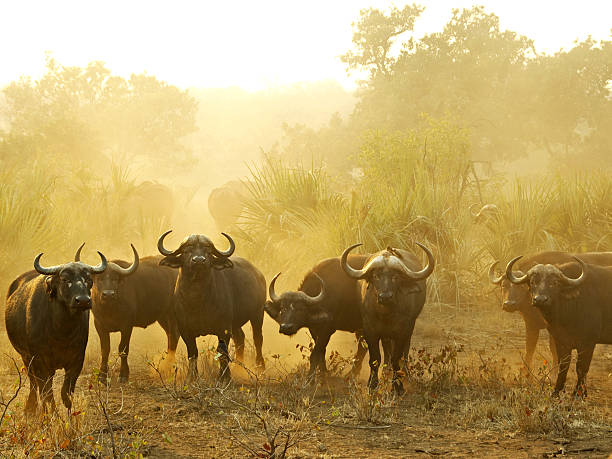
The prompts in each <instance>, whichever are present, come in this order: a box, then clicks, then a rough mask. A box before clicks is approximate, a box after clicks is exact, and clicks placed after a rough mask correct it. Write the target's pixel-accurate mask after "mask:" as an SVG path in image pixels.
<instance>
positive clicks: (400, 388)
mask: <svg viewBox="0 0 612 459" xmlns="http://www.w3.org/2000/svg"><path fill="white" fill-rule="evenodd" d="M393 392H394V393H395V395H397V396H401V395H404V394H405V393H406V390H405V389H404V385H403V384H402V382H401V381H394V382H393Z"/></svg>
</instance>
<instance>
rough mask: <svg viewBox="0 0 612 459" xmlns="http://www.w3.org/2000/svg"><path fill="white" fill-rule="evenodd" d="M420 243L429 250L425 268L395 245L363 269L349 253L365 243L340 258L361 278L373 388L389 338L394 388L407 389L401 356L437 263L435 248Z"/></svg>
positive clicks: (365, 332) (408, 345)
mask: <svg viewBox="0 0 612 459" xmlns="http://www.w3.org/2000/svg"><path fill="white" fill-rule="evenodd" d="M417 244H418V246H419V247H421V248H422V249H423V250H424V251H425V253H426V254H427V259H428V263H427V266H426V267H425V268H423V269H421V264H420V262H419V260H418V259H417V258H416V257H415V256H414V255H413V254H411V253H410V252H407V251H405V250H401V249H394V248H391V247H388V248H387V249H386V250H383V251H381V252H378V253H375V254H374V255H372V256H370V257H369V259H368V261H367V262H366V264H365V266H364V267H363V268H362V269H359V270H358V269H354V268H351V267H350V266H349V265H348V263H347V257H348V254H349V252H350V251H351V250H353V249H354V248H355V247H358V246H360V245H361V244H355V245H352V246H351V247H349V248H347V249H346V250H345V251H344V253H343V254H342V257H341V259H340V263H341V265H342V268H343V269H344V271H345V272H346V274H347V275H348V276H349V277H351V278H353V279H356V280H360V281H361V302H360V309H361V318H362V320H363V334H364V337H365V340H366V342H367V343H368V350H369V354H370V379H369V381H368V385H369V386H370V388H371V389H374V388H376V387H377V386H378V368H379V366H380V363H381V360H380V348H379V341H380V340H381V339H383V338H388V339H391V340H392V342H393V353H392V355H391V368H392V370H393V389H394V391H395V392H396V393H397V394H401V393H402V392H403V390H404V388H403V384H402V381H401V379H400V378H399V368H400V366H399V365H400V359H401V358H402V356H403V355H404V353H405V352H408V350H409V349H410V340H411V338H412V332H413V331H414V324H415V322H416V319H417V317H418V316H419V314H420V313H421V311H422V310H423V305H424V304H425V296H426V287H425V279H426V278H427V277H428V276H429V275H430V274H431V273H432V272H433V270H434V265H435V261H434V257H433V255H432V253H431V251H430V250H429V249H428V248H427V247H425V246H424V245H422V244H419V243H418V242H417Z"/></svg>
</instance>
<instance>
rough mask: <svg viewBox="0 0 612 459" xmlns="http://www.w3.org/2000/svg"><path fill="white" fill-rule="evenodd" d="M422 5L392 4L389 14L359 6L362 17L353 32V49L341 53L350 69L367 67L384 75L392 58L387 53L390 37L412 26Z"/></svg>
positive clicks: (421, 10)
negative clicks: (403, 5)
mask: <svg viewBox="0 0 612 459" xmlns="http://www.w3.org/2000/svg"><path fill="white" fill-rule="evenodd" d="M423 10H424V8H423V7H421V6H418V5H416V4H413V5H406V6H405V7H404V8H403V9H401V10H400V9H398V8H397V7H395V6H394V7H391V10H390V12H389V14H388V15H385V14H384V13H383V12H382V11H380V10H378V9H374V8H369V9H363V10H361V18H360V20H359V22H357V24H355V23H353V27H354V28H355V29H356V30H355V32H354V33H353V43H354V44H355V48H356V51H355V52H353V51H348V52H347V53H346V54H344V55H343V56H341V58H340V59H341V60H342V62H344V63H346V64H347V66H348V68H349V69H351V70H360V69H362V68H363V69H369V70H370V72H371V77H376V76H377V75H379V74H382V75H387V74H388V73H389V71H390V69H391V66H392V65H393V63H394V62H395V60H394V59H393V58H392V57H390V56H389V50H390V49H391V46H392V44H393V39H394V38H396V37H397V36H398V35H401V34H403V33H404V32H408V31H411V30H413V28H414V22H415V21H416V19H417V18H418V17H419V15H420V14H421V13H422V12H423Z"/></svg>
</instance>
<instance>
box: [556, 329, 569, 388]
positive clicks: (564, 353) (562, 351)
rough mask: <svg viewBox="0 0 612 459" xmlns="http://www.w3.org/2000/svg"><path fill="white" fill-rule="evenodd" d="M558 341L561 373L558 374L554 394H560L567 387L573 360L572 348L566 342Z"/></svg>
mask: <svg viewBox="0 0 612 459" xmlns="http://www.w3.org/2000/svg"><path fill="white" fill-rule="evenodd" d="M556 343H557V352H558V357H559V373H558V374H557V383H556V384H555V390H554V392H553V395H559V392H561V391H562V390H563V388H564V387H565V379H566V378H567V371H568V370H569V366H570V361H571V360H572V348H571V347H570V346H567V345H566V344H565V343H560V342H559V341H558V340H557V341H556Z"/></svg>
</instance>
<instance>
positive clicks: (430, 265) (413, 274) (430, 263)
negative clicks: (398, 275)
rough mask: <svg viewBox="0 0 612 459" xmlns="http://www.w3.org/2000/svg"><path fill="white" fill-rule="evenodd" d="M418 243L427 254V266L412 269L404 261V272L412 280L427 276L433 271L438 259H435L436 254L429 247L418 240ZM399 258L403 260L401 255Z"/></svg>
mask: <svg viewBox="0 0 612 459" xmlns="http://www.w3.org/2000/svg"><path fill="white" fill-rule="evenodd" d="M416 245H418V246H419V247H420V248H422V249H423V251H424V252H425V254H426V255H427V266H425V267H424V268H423V269H421V270H420V271H412V270H410V269H408V267H407V266H406V265H405V264H404V262H403V261H402V267H403V269H404V274H405V275H406V276H407V277H408V278H410V279H412V280H422V279H425V278H427V277H428V276H429V275H430V274H431V273H432V272H433V270H434V266H435V265H436V260H435V259H434V256H433V254H432V253H431V250H429V249H428V248H427V247H425V246H424V245H423V244H421V243H420V242H416ZM398 259H399V260H400V261H401V259H400V258H399V257H398Z"/></svg>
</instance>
